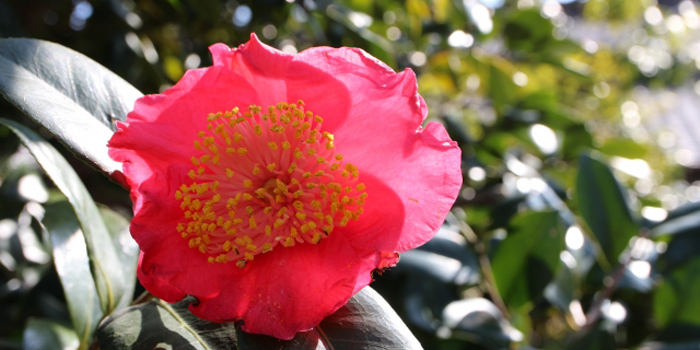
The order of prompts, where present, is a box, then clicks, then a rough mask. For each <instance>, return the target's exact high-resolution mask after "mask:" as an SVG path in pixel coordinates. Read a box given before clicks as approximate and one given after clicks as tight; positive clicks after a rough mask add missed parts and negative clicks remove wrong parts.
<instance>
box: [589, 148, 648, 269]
mask: <svg viewBox="0 0 700 350" xmlns="http://www.w3.org/2000/svg"><path fill="white" fill-rule="evenodd" d="M579 167H580V168H579V173H578V177H577V179H576V193H577V197H578V204H579V210H580V212H581V215H582V216H583V218H584V219H585V220H586V223H587V224H588V227H590V229H591V231H592V232H593V235H595V237H596V239H597V240H598V243H599V244H600V247H601V248H602V250H603V253H605V257H606V259H607V261H608V263H610V264H615V263H617V261H618V257H619V256H620V253H622V252H623V251H624V250H625V248H627V245H628V244H629V241H630V239H631V238H632V237H633V236H634V235H636V234H637V233H638V232H639V227H638V226H637V224H636V223H635V222H634V220H633V219H632V214H631V212H630V209H629V207H628V205H627V201H626V200H625V196H624V194H623V192H622V188H621V186H620V184H619V183H618V182H617V180H615V176H614V175H613V173H612V171H611V170H610V168H609V167H608V166H607V165H605V164H604V163H603V162H601V161H600V160H598V159H595V158H593V157H591V156H589V155H583V156H581V157H580V161H579Z"/></svg>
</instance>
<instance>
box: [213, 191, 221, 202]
mask: <svg viewBox="0 0 700 350" xmlns="http://www.w3.org/2000/svg"><path fill="white" fill-rule="evenodd" d="M211 199H212V201H213V202H214V203H218V202H219V201H220V200H221V193H217V194H215V195H214V196H213V197H211Z"/></svg>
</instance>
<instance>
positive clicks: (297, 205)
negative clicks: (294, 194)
mask: <svg viewBox="0 0 700 350" xmlns="http://www.w3.org/2000/svg"><path fill="white" fill-rule="evenodd" d="M292 205H293V206H294V208H295V209H296V210H302V209H304V203H302V202H301V201H294V203H292Z"/></svg>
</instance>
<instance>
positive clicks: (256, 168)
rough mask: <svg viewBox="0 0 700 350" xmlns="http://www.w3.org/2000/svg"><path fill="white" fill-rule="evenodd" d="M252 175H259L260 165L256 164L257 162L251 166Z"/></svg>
mask: <svg viewBox="0 0 700 350" xmlns="http://www.w3.org/2000/svg"><path fill="white" fill-rule="evenodd" d="M253 175H260V167H259V166H258V163H255V166H253Z"/></svg>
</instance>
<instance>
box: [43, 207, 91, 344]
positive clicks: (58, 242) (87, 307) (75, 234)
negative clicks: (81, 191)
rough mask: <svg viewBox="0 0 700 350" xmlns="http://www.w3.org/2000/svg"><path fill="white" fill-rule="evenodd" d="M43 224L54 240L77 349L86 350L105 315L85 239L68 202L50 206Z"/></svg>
mask: <svg viewBox="0 0 700 350" xmlns="http://www.w3.org/2000/svg"><path fill="white" fill-rule="evenodd" d="M43 225H44V227H45V229H46V230H47V231H48V233H49V236H50V237H51V244H52V246H53V259H54V264H55V266H56V272H57V273H58V277H59V279H60V280H61V286H62V287H63V293H64V294H65V296H66V302H67V304H68V311H69V312H70V315H71V320H72V322H73V329H74V331H75V332H76V333H77V339H78V340H79V342H80V346H79V347H78V348H79V349H87V348H88V347H89V346H90V341H91V340H92V335H93V332H94V331H95V329H96V328H97V325H98V324H99V322H100V320H101V319H102V315H103V314H102V309H100V300H99V297H98V296H97V289H96V287H95V281H94V279H93V278H92V274H91V272H90V260H89V258H88V252H87V247H86V246H85V237H84V236H83V232H82V230H81V229H80V225H79V224H78V219H77V218H76V217H75V213H74V212H73V208H72V207H71V205H70V203H68V201H61V202H56V203H53V204H50V205H48V206H47V207H46V214H45V216H44V220H43Z"/></svg>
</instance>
